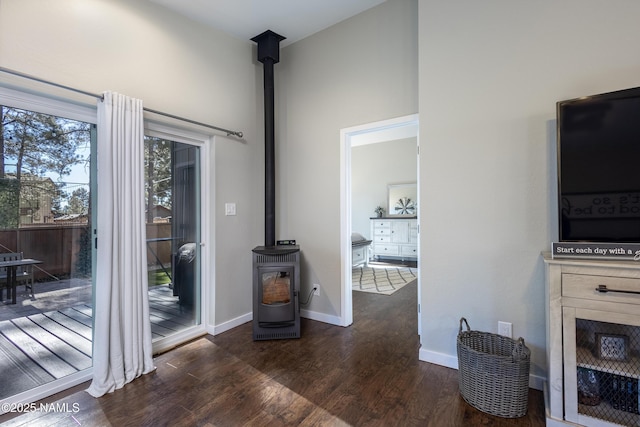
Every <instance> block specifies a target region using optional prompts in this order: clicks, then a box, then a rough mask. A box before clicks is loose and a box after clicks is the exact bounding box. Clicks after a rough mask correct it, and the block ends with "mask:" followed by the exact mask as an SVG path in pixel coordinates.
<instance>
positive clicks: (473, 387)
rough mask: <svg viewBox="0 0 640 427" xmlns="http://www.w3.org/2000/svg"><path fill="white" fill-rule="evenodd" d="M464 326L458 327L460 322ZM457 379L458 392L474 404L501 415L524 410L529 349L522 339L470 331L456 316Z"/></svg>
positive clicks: (519, 412)
mask: <svg viewBox="0 0 640 427" xmlns="http://www.w3.org/2000/svg"><path fill="white" fill-rule="evenodd" d="M463 322H464V323H465V324H466V325H467V330H466V331H462V323H463ZM457 348H458V383H459V386H460V394H462V397H463V398H464V400H465V401H466V402H467V403H469V404H470V405H471V406H473V407H474V408H477V409H479V410H481V411H482V412H486V413H488V414H491V415H497V416H499V417H505V418H517V417H522V416H524V415H525V414H526V413H527V405H528V397H529V363H530V358H531V352H530V351H529V349H528V348H527V347H526V346H525V344H524V340H523V339H522V338H519V339H518V340H517V341H516V340H513V339H511V338H508V337H505V336H502V335H497V334H491V333H487V332H478V331H472V330H471V328H469V323H468V322H467V319H465V318H464V317H463V318H462V319H460V331H459V332H458V340H457Z"/></svg>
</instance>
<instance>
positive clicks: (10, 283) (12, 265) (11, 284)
mask: <svg viewBox="0 0 640 427" xmlns="http://www.w3.org/2000/svg"><path fill="white" fill-rule="evenodd" d="M34 264H42V261H40V260H37V259H32V258H25V259H16V260H13V261H0V268H3V267H6V268H7V300H9V298H11V304H15V303H16V293H17V291H16V287H17V286H18V278H17V277H16V270H17V269H18V267H20V266H24V265H34ZM0 302H2V288H0Z"/></svg>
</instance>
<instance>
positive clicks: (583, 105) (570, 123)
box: [557, 88, 640, 243]
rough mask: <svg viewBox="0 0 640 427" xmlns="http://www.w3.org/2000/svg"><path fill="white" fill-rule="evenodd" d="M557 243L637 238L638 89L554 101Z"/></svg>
mask: <svg viewBox="0 0 640 427" xmlns="http://www.w3.org/2000/svg"><path fill="white" fill-rule="evenodd" d="M557 131H558V197H559V202H558V208H559V217H560V236H559V237H560V241H562V242H579V241H584V242H614V243H616V242H633V243H638V242H640V88H633V89H626V90H621V91H617V92H610V93H604V94H600V95H593V96H588V97H584V98H578V99H572V100H567V101H560V102H558V103H557Z"/></svg>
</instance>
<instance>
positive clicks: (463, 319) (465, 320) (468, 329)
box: [458, 317, 471, 333]
mask: <svg viewBox="0 0 640 427" xmlns="http://www.w3.org/2000/svg"><path fill="white" fill-rule="evenodd" d="M462 322H464V323H465V324H466V325H467V332H469V331H470V330H471V328H470V327H469V322H467V319H465V318H464V317H461V318H460V330H459V331H458V333H461V332H462Z"/></svg>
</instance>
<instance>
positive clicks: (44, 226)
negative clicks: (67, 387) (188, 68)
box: [0, 94, 96, 400]
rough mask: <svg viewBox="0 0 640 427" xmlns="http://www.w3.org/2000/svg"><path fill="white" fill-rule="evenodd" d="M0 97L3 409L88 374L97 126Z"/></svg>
mask: <svg viewBox="0 0 640 427" xmlns="http://www.w3.org/2000/svg"><path fill="white" fill-rule="evenodd" d="M1 95H2V94H0V102H2V103H3V104H5V105H0V123H1V125H0V154H1V159H0V261H5V263H4V264H2V263H1V262H0V266H1V267H0V294H1V295H2V300H3V301H2V303H0V372H2V386H1V387H0V400H3V399H6V398H8V397H11V396H15V395H19V394H28V393H33V390H36V389H44V388H47V387H51V386H52V384H54V383H56V382H63V381H64V382H68V378H69V377H70V376H75V377H78V376H79V374H80V375H82V373H83V372H87V371H88V369H89V368H90V367H91V366H92V294H93V292H92V290H93V285H92V271H93V245H92V232H93V229H92V226H93V223H94V221H93V219H92V213H93V212H92V209H91V201H92V200H93V199H94V191H93V187H92V184H93V181H92V179H91V173H90V172H91V165H92V160H93V158H94V156H92V155H91V148H92V147H95V134H96V133H95V124H92V123H88V122H85V121H81V120H77V119H71V118H67V117H61V115H62V114H64V112H61V113H60V115H57V114H49V113H43V112H35V111H32V110H30V109H28V108H17V107H15V106H11V105H8V103H7V102H6V99H5V100H4V101H3V98H2V96H1ZM38 105H39V106H41V104H38ZM44 109H48V110H50V111H51V110H56V107H55V106H48V107H47V108H44ZM62 110H64V108H62ZM72 115H73V114H72ZM94 115H95V113H94ZM7 262H8V263H7ZM12 263H13V264H14V265H13V266H11V265H10V264H12ZM15 264H18V265H15ZM11 269H15V279H14V280H12V274H10V273H12V271H11Z"/></svg>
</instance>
